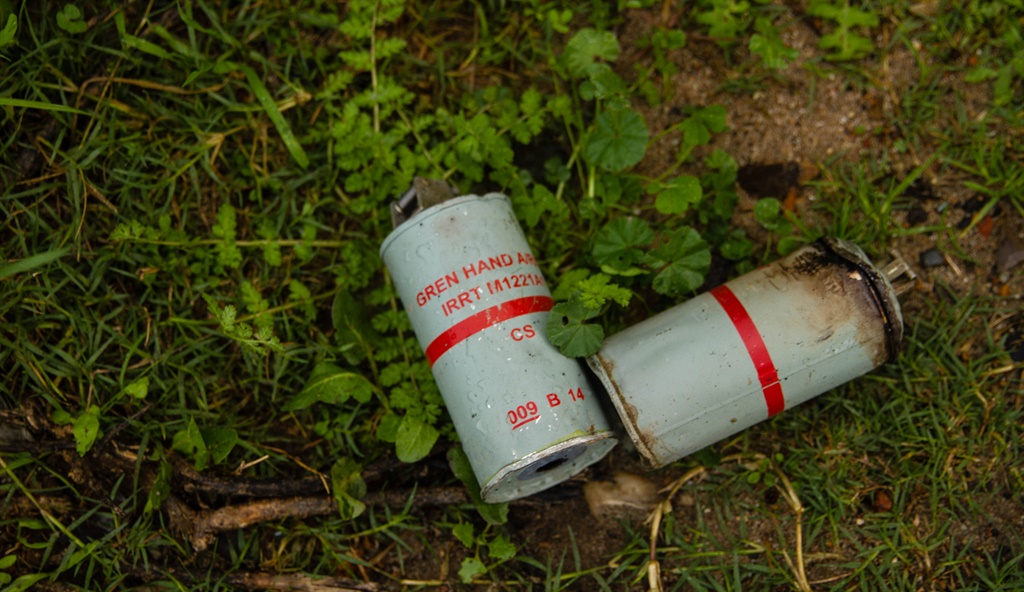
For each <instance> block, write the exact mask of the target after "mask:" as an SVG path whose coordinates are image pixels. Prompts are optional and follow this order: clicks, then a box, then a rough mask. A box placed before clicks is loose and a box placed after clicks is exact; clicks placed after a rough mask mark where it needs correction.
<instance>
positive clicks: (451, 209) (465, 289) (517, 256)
mask: <svg viewBox="0 0 1024 592" xmlns="http://www.w3.org/2000/svg"><path fill="white" fill-rule="evenodd" d="M392 218H393V221H394V225H395V230H394V231H393V232H392V233H391V234H390V235H388V237H387V238H386V239H385V240H384V243H383V245H382V246H381V257H382V258H383V259H384V263H385V265H387V268H388V270H389V272H390V274H391V278H392V281H393V282H394V285H395V288H396V290H397V291H398V296H399V298H401V300H402V304H403V306H404V307H405V310H406V312H407V313H408V315H409V319H410V321H411V323H412V326H413V329H414V330H415V332H416V337H417V338H418V340H419V342H420V345H421V346H422V347H423V350H424V352H425V354H426V357H427V360H428V361H429V363H430V365H431V370H432V372H433V375H434V379H435V381H436V382H437V385H438V388H439V389H440V391H441V395H442V397H443V398H444V401H445V406H446V407H447V409H448V413H449V415H450V416H451V418H452V423H453V424H454V425H455V429H456V431H457V432H458V434H459V438H460V439H461V440H462V446H463V448H464V450H465V452H466V456H467V457H469V461H470V464H471V465H472V467H473V471H474V473H475V474H476V477H477V480H478V481H479V483H480V486H481V493H482V495H483V498H484V500H486V501H488V502H502V501H508V500H512V499H516V498H519V497H523V496H527V495H531V494H533V493H537V492H539V491H541V490H543V489H547V488H548V487H551V486H553V485H556V484H558V483H561V482H562V481H565V480H566V479H568V478H570V477H572V476H573V475H575V474H576V473H578V472H579V471H581V470H582V469H583V468H584V467H586V466H588V465H590V464H592V463H594V462H597V461H598V460H600V459H601V458H602V457H603V456H604V455H605V454H607V452H608V451H609V450H610V449H611V448H612V447H613V446H614V445H615V443H616V440H615V438H614V437H613V433H612V431H611V429H610V427H609V425H608V422H607V420H606V419H605V416H604V414H603V412H602V408H601V405H600V402H599V400H598V394H597V392H596V390H595V389H594V388H593V387H592V386H591V384H590V383H589V382H588V379H587V374H586V372H585V370H584V368H583V367H582V366H581V365H580V363H579V362H577V361H576V360H573V359H570V358H566V357H565V356H563V355H561V354H560V353H559V352H558V350H557V349H555V348H554V347H553V346H552V345H551V344H550V343H548V341H547V339H546V337H545V335H546V327H547V322H548V315H549V312H548V311H550V310H551V307H552V306H553V301H552V299H551V292H550V291H549V289H548V286H547V282H546V281H545V280H544V277H543V275H542V274H541V271H540V268H539V267H538V266H537V263H536V261H535V260H534V256H533V254H532V252H531V251H530V247H529V245H528V244H527V242H526V238H525V237H524V236H523V233H522V230H521V229H520V228H519V224H518V222H517V220H516V218H515V215H514V214H513V212H512V207H511V204H510V203H509V200H508V198H507V197H506V196H504V195H501V194H498V193H490V194H487V195H483V196H477V195H463V196H459V197H455V196H454V195H453V192H452V191H451V190H450V189H449V187H448V186H447V184H445V183H444V182H442V181H430V180H426V179H416V181H415V183H414V186H413V188H412V189H410V190H409V191H408V192H406V194H404V195H403V196H402V197H401V198H399V200H398V201H397V202H395V204H394V205H393V207H392Z"/></svg>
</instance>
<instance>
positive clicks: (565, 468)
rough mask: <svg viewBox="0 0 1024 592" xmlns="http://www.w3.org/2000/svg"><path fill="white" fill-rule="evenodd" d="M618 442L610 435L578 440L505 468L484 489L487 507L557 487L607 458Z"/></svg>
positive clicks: (530, 456) (561, 443)
mask: <svg viewBox="0 0 1024 592" xmlns="http://www.w3.org/2000/svg"><path fill="white" fill-rule="evenodd" d="M616 443H617V440H616V439H615V438H614V437H613V436H612V433H611V432H604V433H599V434H587V435H585V436H576V437H573V438H570V439H568V440H565V441H564V442H559V443H558V444H555V445H554V446H550V447H548V448H546V449H545V450H542V451H540V452H535V453H533V454H530V455H528V456H525V457H523V458H522V459H520V460H518V461H516V462H514V463H512V464H510V465H507V466H505V467H503V468H502V469H501V470H500V471H498V473H497V474H496V475H494V477H492V478H491V479H490V480H488V481H487V483H485V484H484V485H483V487H482V488H481V495H482V496H483V498H484V501H486V502H488V503H500V502H507V501H510V500H514V499H518V498H521V497H525V496H528V495H533V494H535V493H537V492H540V491H543V490H545V489H548V488H549V487H553V486H555V485H558V484H559V483H561V482H563V481H565V480H566V479H569V478H570V477H572V476H573V475H575V474H576V473H579V472H580V471H582V470H583V469H585V468H586V467H588V466H590V465H592V464H594V463H596V462H597V461H599V460H601V459H602V458H604V456H605V455H606V454H608V452H609V451H610V450H611V449H612V448H613V447H614V446H615V444H616Z"/></svg>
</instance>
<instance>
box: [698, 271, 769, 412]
mask: <svg viewBox="0 0 1024 592" xmlns="http://www.w3.org/2000/svg"><path fill="white" fill-rule="evenodd" d="M711 295H712V296H714V297H715V300H717V301H718V303H719V304H720V305H722V308H723V309H725V314H727V315H729V319H730V320H731V321H732V324H733V326H734V327H736V331H737V332H739V334H740V339H742V340H743V345H745V346H746V347H747V353H748V354H750V360H751V361H752V362H754V367H755V368H756V369H757V378H758V379H759V380H760V381H761V390H762V391H763V392H764V402H765V403H767V404H768V417H771V416H773V415H775V414H776V413H778V412H780V411H782V410H783V409H785V408H786V399H785V398H784V397H783V395H782V385H781V384H779V373H778V371H777V370H776V369H775V363H774V362H772V357H771V356H770V355H769V354H768V347H767V346H765V344H764V340H763V339H761V334H760V333H759V332H758V331H757V327H756V326H754V320H753V319H751V318H750V315H749V314H748V313H747V309H745V308H743V304H742V303H741V302H740V300H739V298H736V294H733V291H732V290H730V289H729V287H728V286H725V285H722V286H718V287H717V288H715V289H714V290H711Z"/></svg>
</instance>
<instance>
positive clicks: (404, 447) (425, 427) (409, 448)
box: [395, 415, 440, 463]
mask: <svg viewBox="0 0 1024 592" xmlns="http://www.w3.org/2000/svg"><path fill="white" fill-rule="evenodd" d="M439 435H440V434H439V433H438V431H437V430H436V429H434V426H432V425H430V424H428V423H426V422H424V421H423V420H421V419H419V418H418V417H413V416H411V415H406V416H405V417H403V418H402V423H400V424H399V425H398V431H397V432H396V434H395V453H396V454H397V455H398V460H400V461H402V462H407V463H412V462H416V461H418V460H420V459H422V458H423V457H425V456H426V455H428V454H430V449H431V448H433V447H434V442H437V437H438V436H439Z"/></svg>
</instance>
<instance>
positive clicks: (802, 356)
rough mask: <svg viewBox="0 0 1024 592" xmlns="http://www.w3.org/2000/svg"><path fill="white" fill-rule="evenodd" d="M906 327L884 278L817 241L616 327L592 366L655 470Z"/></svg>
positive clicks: (765, 412) (834, 377) (775, 406)
mask: <svg viewBox="0 0 1024 592" xmlns="http://www.w3.org/2000/svg"><path fill="white" fill-rule="evenodd" d="M902 334H903V321H902V318H901V316H900V310H899V304H898V302H897V300H896V294H895V292H894V291H893V288H892V286H891V285H890V283H889V281H888V279H887V278H886V277H885V276H884V275H883V274H882V273H881V272H879V271H878V270H877V269H876V268H875V267H874V266H873V265H872V263H871V261H870V260H869V259H868V258H867V256H866V255H865V254H864V253H863V251H861V250H860V249H859V248H858V247H856V246H855V245H853V244H851V243H849V242H846V241H843V240H837V239H822V240H819V241H817V242H815V243H813V244H811V245H808V246H806V247H803V248H801V249H799V250H797V251H795V252H793V253H791V254H790V255H788V256H787V257H785V258H783V259H781V260H779V261H776V262H775V263H772V264H770V265H767V266H764V267H762V268H760V269H757V270H755V271H753V272H750V273H748V274H746V275H744V276H741V277H739V278H737V279H735V280H733V281H731V282H728V283H726V284H724V285H722V286H719V287H717V288H715V289H713V290H711V291H710V292H707V293H705V294H702V295H700V296H697V297H696V298H694V299H692V300H689V301H687V302H685V303H683V304H680V305H678V306H676V307H674V308H671V309H669V310H667V311H665V312H663V313H661V314H658V315H656V316H654V317H652V318H650V319H647V320H645V321H643V322H641V323H639V324H637V325H634V326H633V327H630V328H628V329H626V330H624V331H622V332H620V333H617V334H616V335H613V336H612V337H610V338H608V339H607V340H606V341H605V343H604V346H603V347H602V348H601V350H600V351H599V352H598V353H597V354H596V355H594V356H592V357H590V358H589V359H588V363H589V364H590V367H591V368H592V369H593V370H594V372H595V373H596V374H597V376H598V377H599V378H600V380H601V382H602V383H603V384H604V386H605V388H606V389H607V391H608V394H609V396H610V397H611V399H612V402H613V403H614V405H615V407H616V409H617V410H618V412H619V415H620V416H621V418H622V421H623V423H624V424H625V427H626V430H627V431H628V432H629V435H630V437H631V438H632V439H633V441H634V442H635V444H636V446H637V449H638V450H639V451H640V453H641V454H642V455H643V456H644V458H645V459H646V460H647V461H649V463H650V464H651V465H652V466H654V467H659V466H662V465H665V464H668V463H670V462H672V461H674V460H677V459H679V458H682V457H684V456H686V455H688V454H690V453H692V452H696V451H697V450H700V449H701V448H704V447H705V446H708V445H710V444H712V443H714V442H717V441H719V440H721V439H723V438H726V437H728V436H731V435H732V434H735V433H736V432H739V431H740V430H743V429H745V428H747V427H750V426H751V425H754V424H755V423H758V422H760V421H762V420H764V419H767V418H769V417H771V416H773V415H775V414H776V413H779V412H780V411H782V410H784V409H788V408H790V407H793V406H795V405H799V404H800V403H802V402H804V401H806V400H808V399H810V398H813V397H815V396H817V395H819V394H821V393H823V392H825V391H827V390H829V389H831V388H833V387H835V386H838V385H840V384H842V383H844V382H847V381H849V380H852V379H853V378H856V377H858V376H860V375H862V374H865V373H867V372H869V371H871V370H872V369H874V368H876V367H877V366H879V365H881V364H883V363H884V362H886V361H887V360H890V359H892V358H893V357H895V355H896V354H897V351H898V348H899V344H900V341H901V339H902Z"/></svg>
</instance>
